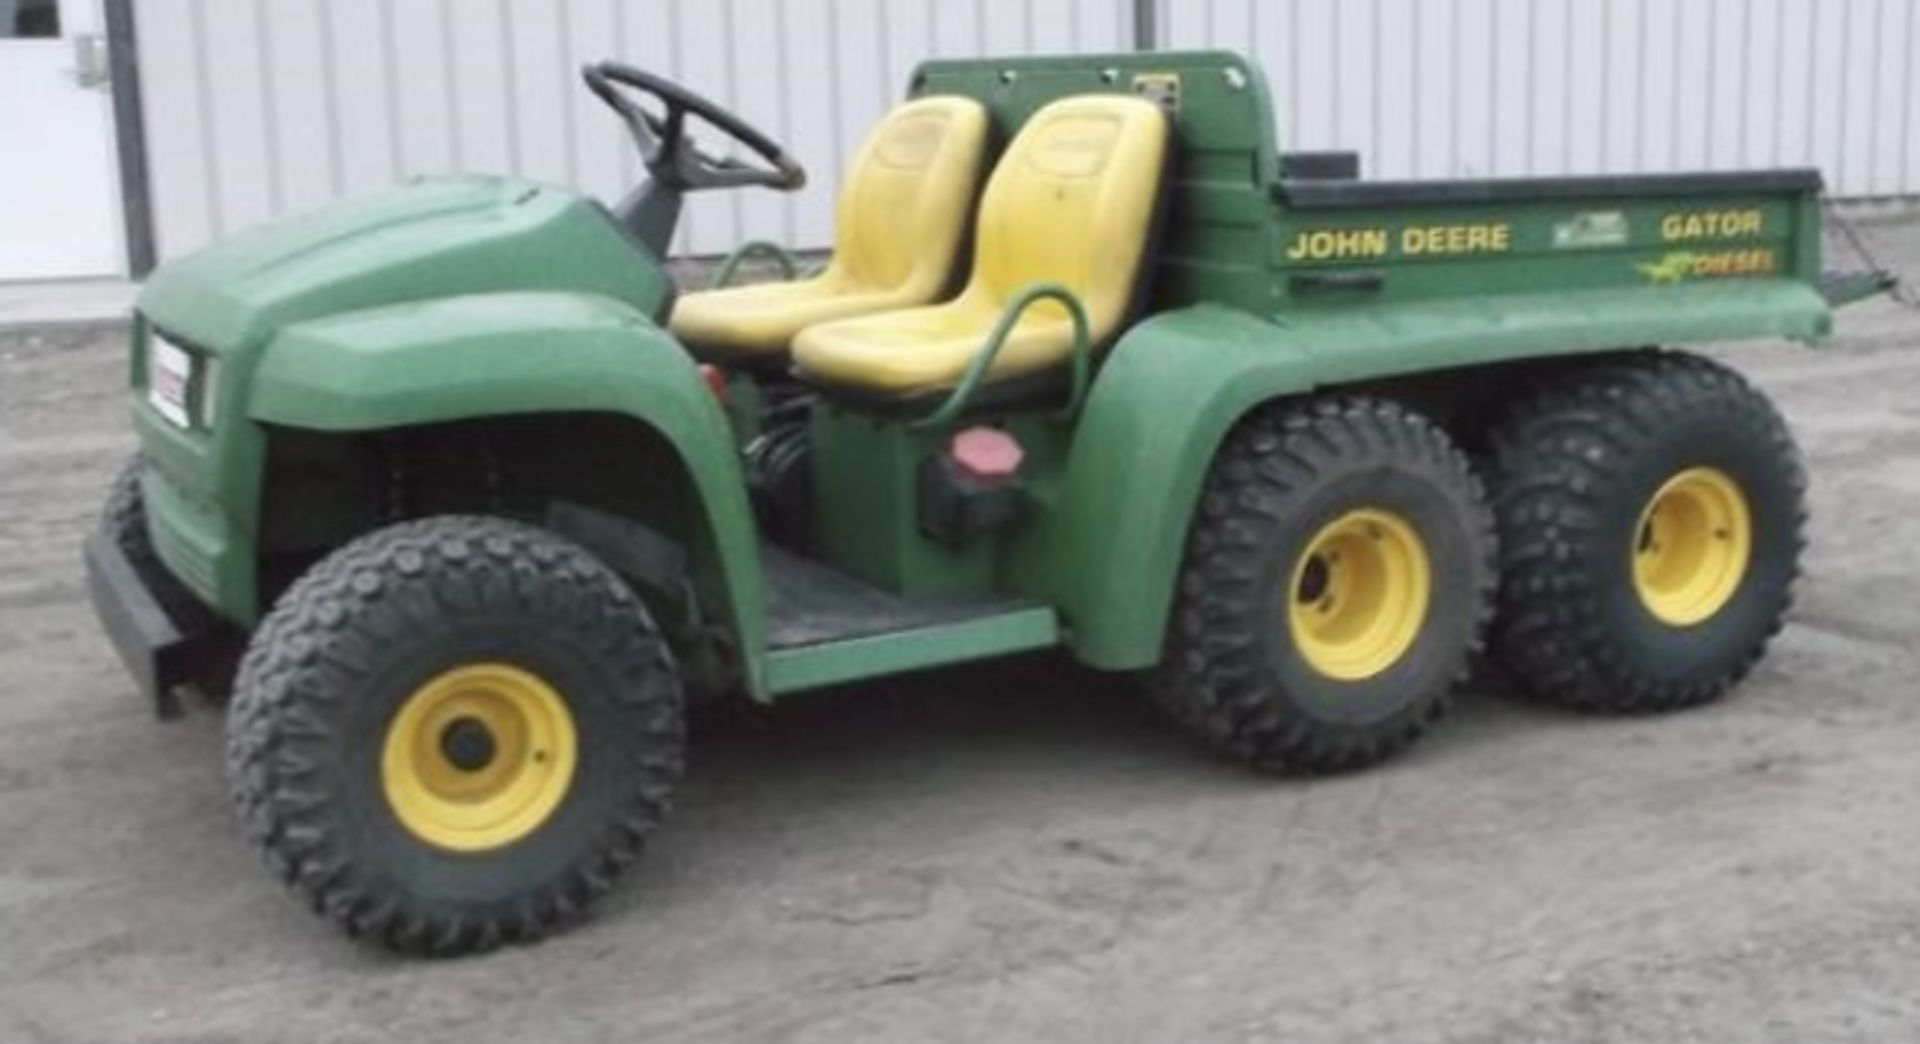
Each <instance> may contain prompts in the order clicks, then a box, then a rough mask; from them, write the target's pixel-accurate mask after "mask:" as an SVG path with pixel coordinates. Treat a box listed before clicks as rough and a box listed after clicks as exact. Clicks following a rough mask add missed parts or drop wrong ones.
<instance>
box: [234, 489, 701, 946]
mask: <svg viewBox="0 0 1920 1044" xmlns="http://www.w3.org/2000/svg"><path fill="white" fill-rule="evenodd" d="M476 642H477V643H479V644H478V645H477V646H476V645H475V644H474V643H476ZM476 648H478V649H481V650H483V651H479V652H475V651H474V650H475V649H476ZM500 649H506V650H507V651H506V652H498V651H497V650H500ZM436 650H438V651H436ZM448 650H451V651H448ZM462 650H464V652H463V651H462ZM474 655H486V656H489V657H490V658H497V659H505V660H507V661H509V662H513V661H520V662H521V664H522V665H523V666H530V667H534V668H536V673H539V674H542V675H543V676H544V677H546V678H548V679H549V680H550V682H552V683H553V684H554V685H555V688H557V689H560V691H561V692H562V693H563V698H564V699H566V700H567V702H568V705H569V709H570V711H571V712H572V713H573V715H574V717H575V720H576V731H577V733H578V735H579V744H580V748H579V761H578V764H577V767H576V775H575V778H574V781H573V785H572V786H571V787H570V789H569V792H568V794H567V796H566V797H565V798H564V799H563V800H562V802H561V805H560V807H559V808H558V809H556V810H555V812H554V813H553V815H552V817H550V818H549V819H548V821H547V822H546V823H544V824H542V825H541V826H540V827H539V828H538V830H537V831H536V832H535V833H534V834H532V835H530V836H529V837H528V838H526V839H525V840H523V841H521V842H519V843H516V844H514V845H512V846H509V847H507V848H504V849H501V850H499V851H498V852H486V853H478V854H472V853H466V854H463V853H448V852H443V851H441V850H439V849H436V848H434V847H433V846H431V845H428V844H426V843H424V842H422V841H420V840H418V839H417V838H414V837H413V836H412V835H411V834H409V833H408V832H407V831H406V830H405V828H404V827H403V826H401V825H400V823H399V821H398V820H397V818H396V817H395V816H394V815H393V813H392V811H391V809H390V808H389V807H388V806H387V804H386V803H385V801H384V799H383V798H382V797H381V795H380V790H379V781H378V776H379V768H378V764H379V762H378V759H379V749H380V746H381V743H382V741H383V737H384V733H385V727H386V722H387V721H388V720H390V718H391V715H392V713H393V710H394V709H395V708H396V707H397V706H398V704H399V702H400V701H401V700H403V699H404V697H405V696H406V695H407V694H408V693H410V692H411V691H412V690H413V688H414V686H415V685H417V684H418V683H419V682H420V681H423V680H425V678H427V677H431V676H432V675H433V674H435V673H438V672H439V671H440V670H444V669H446V667H447V666H451V665H452V664H453V663H457V662H462V661H463V658H464V659H470V658H471V657H472V656H474ZM542 657H544V659H542ZM529 659H533V660H536V661H538V662H537V663H534V664H529V663H528V662H527V661H528V660H529ZM569 665H572V666H569ZM556 675H557V677H556ZM562 679H565V680H567V681H569V682H570V683H574V684H569V685H563V684H560V681H561V680H562ZM581 679H586V682H584V683H581ZM359 708H365V709H364V710H359ZM684 747H685V711H684V701H683V696H682V693H681V689H680V684H679V681H678V678H677V675H676V673H675V668H674V663H673V660H672V656H671V653H670V652H669V651H668V648H667V645H666V643H665V641H664V640H663V639H662V638H661V636H660V633H659V631H658V629H657V628H656V627H655V625H654V623H653V620H652V618H651V617H650V616H649V615H648V613H647V610H646V608H645V606H643V605H642V604H641V602H640V601H639V599H638V598H637V597H636V596H635V595H634V594H633V592H632V590H631V589H630V588H629V587H628V586H627V585H626V583H625V582H623V581H622V580H621V579H620V578H619V577H618V576H617V575H616V574H615V573H614V572H613V571H612V570H611V569H609V568H607V567H606V566H605V565H603V564H602V563H600V562H599V561H598V560H596V559H595V558H593V557H592V556H591V555H590V554H588V553H587V552H586V551H585V550H583V549H582V548H580V547H579V546H578V545H576V544H573V543H572V542H570V541H567V540H565V539H563V538H561V537H559V536H556V535H554V534H552V533H549V532H547V531H545V530H542V529H538V528H535V527H533V526H529V525H526V524H523V523H519V522H512V521H507V520H504V519H498V518H488V517H475V516H437V517H431V518H426V519H419V520H414V521H409V522H403V523H400V524H397V525H394V526H391V527H388V528H386V529H382V530H377V531H375V532H373V533H371V534H369V535H367V536H364V537H362V538H360V539H358V540H355V541H354V542H352V543H350V544H348V545H346V546H345V547H343V548H341V549H340V550H338V551H336V552H334V553H333V554H331V555H329V556H328V557H326V558H325V559H323V560H321V561H320V562H319V563H318V564H316V565H315V566H314V567H313V569H311V570H310V571H309V572H308V573H306V574H305V575H304V576H302V577H301V578H300V579H299V580H297V581H295V582H294V584H293V585H292V586H291V587H289V588H288V590H287V591H286V593H285V594H284V595H283V596H282V597H281V599H280V600H279V602H278V603H277V604H276V605H275V606H274V608H273V609H272V611H271V612H269V613H268V614H267V616H266V618H265V619H264V620H263V621H262V622H261V624H260V627H259V629H258V630H257V631H256V632H255V634H254V637H253V640H252V643H251V644H250V645H249V646H248V649H247V652H246V655H245V657H244V659H243V660H242V663H241V667H240V677H239V680H238V683H237V686H236V693H235V697H234V700H233V704H232V707H231V710H230V712H229V716H228V722H227V768H228V776H229V785H230V788H231V791H232V796H233V799H234V801H235V803H236V805H237V806H238V810H239V813H240V817H241V820H242V822H243V824H244V826H245V828H246V831H247V833H248V835H249V837H250V838H251V840H252V841H253V843H254V844H255V845H256V846H257V847H258V848H259V849H260V851H261V852H262V853H263V854H264V856H265V858H266V862H267V864H268V866H269V867H271V868H272V869H273V871H274V872H275V873H277V874H278V875H279V876H280V877H281V878H282V879H283V880H285V881H286V882H287V883H288V884H289V885H291V886H292V887H293V888H294V889H295V890H297V891H299V892H300V893H303V894H304V895H305V896H306V898H307V899H308V900H309V901H310V903H311V905H312V906H313V908H314V909H315V911H316V912H319V913H321V914H323V915H325V916H326V917H328V918H330V919H332V920H333V921H335V922H336V923H338V924H339V925H340V926H342V927H343V928H344V929H345V930H346V931H347V932H348V933H349V934H351V935H355V936H361V937H367V938H372V939H375V940H377V941H379V942H381V943H383V944H385V945H387V946H389V947H391V948H393V949H396V950H399V951H402V952H406V953H414V954H422V955H432V956H452V955H458V954H464V953H471V952H478V951H484V950H488V949H492V948H493V947H495V946H497V945H499V944H501V943H507V942H526V941H529V940H532V939H535V938H538V937H540V936H542V935H545V934H547V933H548V932H550V931H552V930H554V929H555V928H558V927H560V926H563V925H565V924H567V923H569V922H571V921H572V920H573V919H574V918H575V917H577V916H578V915H579V913H580V912H581V911H582V910H584V908H585V907H586V906H587V905H588V904H589V903H590V902H592V901H593V900H594V899H596V898H598V897H599V896H601V895H603V894H605V893H606V892H607V891H608V890H609V889H610V888H611V887H612V884H613V881H614V879H615V878H616V877H617V876H618V875H619V873H620V872H621V871H622V870H624V869H625V868H626V867H627V866H629V865H631V864H632V863H633V862H634V861H635V859H637V858H638V856H639V853H640V850H641V846H642V843H643V842H644V840H645V839H646V837H647V836H648V835H649V834H650V833H652V831H653V830H654V828H655V827H656V826H657V825H658V824H659V822H660V821H661V819H662V818H663V817H664V815H665V814H666V811H667V807H668V803H669V800H670V797H671V794H672V790H673V787H674V784H675V782H676V781H677V779H678V778H679V776H680V773H681V769H682V765H683V762H684ZM530 864H531V865H530ZM456 891H458V892H460V893H461V894H459V895H454V894H453V893H454V892H456Z"/></svg>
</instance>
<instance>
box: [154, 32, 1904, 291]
mask: <svg viewBox="0 0 1920 1044" xmlns="http://www.w3.org/2000/svg"><path fill="white" fill-rule="evenodd" d="M134 2H135V11H136V15H137V17H138V21H139V32H140V50H141V68H142V74H143V86H144V88H145V102H146V107H147V142H148V148H149V150H150V152H151V155H150V164H151V172H152V179H153V195H154V200H153V201H154V210H155V214H156V221H157V225H158V229H157V232H158V237H159V242H160V248H161V251H162V253H163V254H172V253H178V252H180V251H181V250H184V249H187V248H190V247H193V246H195V245H197V244H199V243H202V242H205V241H207V240H209V239H212V238H215V237H217V236H220V235H223V234H225V233H228V232H231V231H234V230H236V229H239V228H242V227H245V226H247V225H250V224H253V223H255V222H258V221H261V220H264V219H266V218H269V217H273V216H276V215H279V214H283V213H287V212H289V211H293V210H299V209H302V208H305V207H310V206H312V205H314V204H316V203H320V202H323V201H325V200H327V199H331V198H334V197H336V196H339V195H343V194H351V193H357V192H366V191H370V190H373V189H377V188H379V187H382V186H384V185H387V184H390V183H391V182H393V181H395V180H397V179H399V178H401V177H404V176H407V175H411V174H422V173H436V172H443V171H450V170H489V171H517V172H520V173H523V174H526V175H528V176H531V177H536V178H541V179H544V180H549V181H556V182H561V183H567V184H573V185H578V186H580V187H582V188H584V189H586V190H588V191H590V192H593V193H594V194H596V195H598V196H600V197H601V198H602V199H608V200H611V199H615V198H617V197H618V196H619V195H620V194H621V192H622V191H623V190H624V189H625V188H626V187H627V186H629V185H631V184H633V182H634V181H635V180H636V179H637V177H638V172H637V170H636V165H635V162H634V158H633V154H632V150H631V148H630V147H629V146H628V145H627V144H626V141H625V138H624V135H623V134H622V133H621V132H620V131H619V130H618V125H617V124H616V122H615V121H614V120H613V119H612V117H611V116H610V114H608V113H607V112H605V111H604V110H603V109H602V107H601V106H600V104H599V103H598V102H597V101H596V100H594V99H593V98H592V97H591V96H590V95H589V94H588V93H587V92H586V91H585V90H584V89H582V88H581V87H580V85H579V80H578V77H577V75H576V70H577V69H578V67H579V65H580V64H581V63H582V62H585V61H590V60H593V59H597V58H601V57H605V56H615V57H620V58H624V59H626V60H628V61H631V62H634V63H636V64H638V65H641V66H644V67H647V68H651V69H655V70H657V71H660V72H663V73H665V74H666V75H668V76H672V77H675V78H677V79H680V80H682V81H684V82H686V83H688V84H690V85H692V86H693V87H694V88H695V89H697V90H700V91H702V92H704V93H706V94H708V95H710V96H712V97H714V98H716V99H718V100H720V101H722V102H725V103H730V104H732V105H733V106H735V107H736V108H738V109H739V110H740V111H742V112H744V113H745V114H746V115H747V117H748V118H749V119H751V120H753V121H754V122H756V123H758V124H760V125H761V126H762V127H763V128H765V129H766V130H768V132H769V133H771V134H773V136H774V137H776V138H779V139H782V140H784V141H786V142H788V143H790V144H791V146H792V147H793V148H794V149H795V151H796V152H797V153H798V155H799V156H800V158H801V160H802V162H804V163H805V164H806V165H807V169H808V171H809V172H810V174H811V175H812V183H811V184H810V185H809V186H808V187H807V189H806V190H805V191H804V192H803V193H800V194H798V195H797V196H783V195H779V194H775V193H771V192H767V191H763V190H748V191H745V192H729V193H716V194H712V195H707V196H696V197H694V198H693V200H692V201H691V203H690V206H689V207H688V211H687V215H686V220H685V222H684V229H683V232H682V235H681V240H680V243H679V248H680V249H682V250H691V251H695V252H700V253H713V252H719V251H724V250H726V249H728V248H729V247H731V246H732V245H733V244H735V243H738V242H739V241H740V240H741V239H743V238H746V237H749V236H757V237H766V238H771V239H775V240H779V241H782V242H786V243H789V244H793V245H798V246H820V245H825V244H826V243H827V242H828V241H829V240H830V239H831V235H832V205H833V192H834V187H835V186H836V185H837V184H838V182H839V167H840V164H841V163H842V162H843V161H844V159H845V157H846V155H847V153H849V152H850V151H852V149H853V148H854V146H855V145H856V144H857V143H858V141H859V138H860V136H861V135H862V134H863V133H864V131H865V129H866V128H867V127H868V126H869V125H870V124H871V123H872V122H873V121H874V120H875V119H877V118H878V116H879V114H880V113H881V112H882V111H884V109H885V107H886V106H887V105H888V104H889V103H890V102H891V101H892V100H894V99H896V98H898V97H899V96H900V94H901V92H902V91H903V90H904V89H905V86H906V78H907V74H908V72H909V70H910V69H911V68H912V67H913V65H914V63H915V62H917V61H919V60H920V59H921V58H922V57H926V56H954V55H974V54H982V53H995V54H1008V53H1023V52H1030V51H1064V50H1082V51H1096V50H1119V49H1126V48H1130V47H1131V46H1132V45H1133V14H1134V0H134ZM1157 2H1158V3H1159V5H1160V6H1159V9H1158V10H1157V12H1156V18H1155V21H1156V22H1157V24H1158V26H1159V33H1158V36H1159V41H1160V43H1161V45H1162V46H1166V47H1197V46H1222V47H1233V48H1238V49H1244V50H1249V51H1251V52H1253V53H1254V54H1256V55H1257V56H1258V57H1259V58H1260V59H1261V60H1262V62H1263V63H1264V64H1265V66H1266V69H1267V72H1268V77H1269V79H1270V81H1271V85H1272V87H1273V93H1274V98H1275V104H1276V109H1277V111H1278V119H1279V122H1280V140H1281V142H1282V143H1283V146H1284V147H1285V148H1289V149H1313V148H1353V149H1358V150H1360V151H1361V152H1362V153H1363V164H1364V166H1365V171H1366V173H1367V175H1368V176H1369V177H1448V176H1471V175H1487V174H1501V175H1506V174H1560V173H1570V172H1600V171H1647V170H1685V169H1702V168H1726V167H1743V166H1760V167H1765V166H1782V165H1789V166H1794V165H1805V164H1812V165H1817V166H1819V167H1821V168H1822V169H1823V170H1824V171H1825V172H1826V174H1827V178H1828V183H1829V186H1830V188H1831V189H1832V190H1833V191H1834V192H1835V194H1838V195H1849V196H1864V195H1894V194H1900V195H1915V194H1920V127H1916V123H1920V103H1917V102H1916V91H1920V82H1917V81H1916V75H1915V68H1914V67H1915V64H1916V62H1917V61H1920V59H1916V56H1915V52H1916V50H1920V25H1916V8H1917V7H1920V0H1157Z"/></svg>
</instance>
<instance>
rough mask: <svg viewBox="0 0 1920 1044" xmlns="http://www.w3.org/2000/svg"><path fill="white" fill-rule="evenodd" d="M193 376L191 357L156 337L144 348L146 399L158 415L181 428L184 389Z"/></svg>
mask: <svg viewBox="0 0 1920 1044" xmlns="http://www.w3.org/2000/svg"><path fill="white" fill-rule="evenodd" d="M192 378H193V356H191V355H188V354H187V353H186V352H184V351H181V350H180V349H179V348H177V347H175V346H173V345H171V344H168V343H167V342H166V341H163V340H161V339H160V338H158V337H154V338H152V339H151V340H150V341H149V342H148V347H147V402H148V403H150V404H151V405H152V406H153V408H154V409H155V410H157V411H159V413H160V416H162V417H165V418H166V419H168V420H170V421H172V422H173V423H175V424H178V425H179V426H181V427H183V428H185V427H188V426H189V425H190V423H191V422H190V421H189V419H188V417H187V388H188V386H189V384H190V383H191V381H192Z"/></svg>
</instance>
